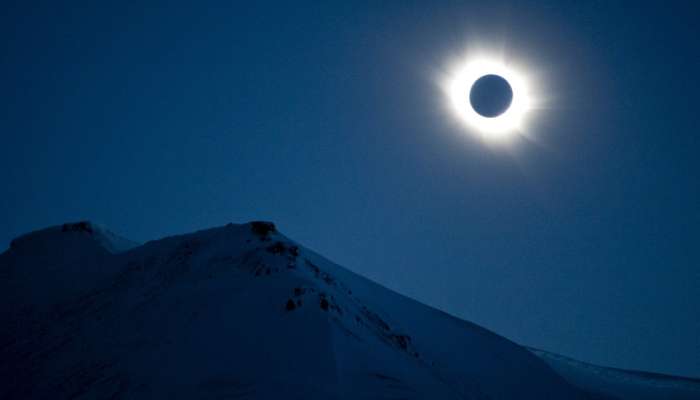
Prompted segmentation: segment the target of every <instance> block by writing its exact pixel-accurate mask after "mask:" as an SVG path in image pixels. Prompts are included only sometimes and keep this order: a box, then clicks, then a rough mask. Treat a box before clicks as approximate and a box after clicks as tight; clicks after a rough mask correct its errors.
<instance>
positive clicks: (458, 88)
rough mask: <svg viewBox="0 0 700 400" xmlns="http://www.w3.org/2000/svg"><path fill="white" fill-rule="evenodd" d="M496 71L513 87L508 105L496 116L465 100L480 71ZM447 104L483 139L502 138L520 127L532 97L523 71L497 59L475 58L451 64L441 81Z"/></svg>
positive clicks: (495, 73)
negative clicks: (449, 69) (476, 107)
mask: <svg viewBox="0 0 700 400" xmlns="http://www.w3.org/2000/svg"><path fill="white" fill-rule="evenodd" d="M490 74H493V75H499V76H501V77H502V78H503V79H505V80H506V81H508V84H509V85H510V87H511V89H512V90H513V100H512V101H511V104H510V107H508V109H507V110H506V111H505V112H504V113H503V114H500V115H499V116H497V117H492V118H489V117H484V116H482V115H480V114H478V113H477V112H476V111H475V110H474V108H473V107H472V105H471V103H470V101H469V92H470V91H471V88H472V86H473V85H474V83H475V82H476V81H477V80H478V79H479V78H481V77H482V76H484V75H490ZM444 88H445V91H446V92H447V96H448V99H449V101H450V106H451V108H452V109H453V111H454V112H455V113H456V115H457V117H458V118H459V119H460V120H461V121H462V122H464V123H465V124H466V125H467V126H468V127H469V128H471V129H472V130H474V131H476V132H478V133H480V134H481V136H482V137H483V138H485V139H490V140H503V139H506V138H510V137H511V136H512V135H513V134H514V133H517V132H520V131H522V129H523V127H524V122H525V115H526V114H527V112H528V111H529V110H530V109H531V106H532V101H531V98H530V94H529V92H528V85H527V82H526V79H525V77H524V75H523V74H521V73H518V72H517V71H516V70H515V69H514V68H511V67H509V66H507V65H506V64H504V63H502V62H498V61H493V60H488V59H477V60H471V61H467V62H465V63H463V64H462V65H460V66H458V67H457V68H455V70H454V71H453V73H452V74H450V76H449V77H448V79H447V82H445V84H444Z"/></svg>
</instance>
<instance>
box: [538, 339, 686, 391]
mask: <svg viewBox="0 0 700 400" xmlns="http://www.w3.org/2000/svg"><path fill="white" fill-rule="evenodd" d="M530 351H532V352H533V353H535V354H537V355H538V356H539V357H540V358H542V360H544V361H545V362H546V363H547V364H549V365H550V366H551V367H552V368H553V369H554V370H555V371H556V372H557V373H559V374H560V375H561V376H562V377H564V378H565V379H566V380H567V381H569V382H570V383H571V384H573V385H575V386H577V387H579V388H581V389H583V390H586V391H588V392H590V393H596V394H599V395H601V396H609V397H611V398H615V399H621V400H623V399H624V400H627V399H629V400H653V399H678V400H681V399H683V400H698V399H700V380H698V379H692V378H683V377H677V376H670V375H663V374H656V373H651V372H643V371H629V370H622V369H617V368H606V367H600V366H598V365H592V364H588V363H584V362H581V361H576V360H573V359H571V358H568V357H564V356H562V355H559V354H554V353H549V352H546V351H542V350H538V349H530Z"/></svg>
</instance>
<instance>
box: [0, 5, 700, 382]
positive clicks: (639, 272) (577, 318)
mask: <svg viewBox="0 0 700 400" xmlns="http://www.w3.org/2000/svg"><path fill="white" fill-rule="evenodd" d="M14 3H21V5H20V4H14V5H3V11H2V13H1V14H0V43H1V46H2V47H1V49H0V50H1V51H0V69H1V71H0V90H1V93H2V95H3V99H4V101H3V107H1V108H0V135H1V137H0V138H1V140H2V141H1V143H2V144H1V145H0V178H1V179H2V185H1V186H0V243H2V245H3V246H5V245H7V244H8V243H9V241H10V240H11V239H12V238H13V237H15V236H17V235H19V234H21V233H24V232H27V231H29V230H33V229H36V228H40V227H44V226H47V225H53V224H58V223H61V222H64V221H68V220H76V219H91V220H94V221H97V222H100V223H103V224H105V225H107V226H108V227H110V228H111V229H112V230H114V231H116V232H118V233H121V234H123V235H125V236H127V237H130V238H133V239H135V240H139V241H145V240H149V239H154V238H158V237H161V236H164V235H170V234H175V233H182V232H186V231H191V230H195V229H199V228H205V227H210V226H214V225H222V224H224V223H226V222H229V221H234V222H244V221H249V220H253V219H268V220H273V221H275V222H276V223H277V224H278V225H279V227H280V228H281V230H282V231H283V232H285V233H287V234H288V235H289V236H290V237H292V238H294V239H296V240H298V241H300V242H302V243H303V244H305V245H307V246H309V247H311V248H313V249H315V250H317V251H319V252H320V253H322V254H324V255H326V256H327V257H329V258H330V259H332V260H334V261H336V262H338V263H340V264H342V265H344V266H347V267H348V268H350V269H352V270H354V271H356V272H358V273H360V274H363V275H366V276H368V277H370V278H372V279H374V280H376V281H378V282H380V283H382V284H384V285H386V286H388V287H390V288H392V289H395V290H397V291H399V292H401V293H404V294H406V295H409V296H411V297H414V298H416V299H418V300H420V301H423V302H426V303H428V304H431V305H433V306H435V307H438V308H441V309H443V310H446V311H448V312H450V313H452V314H455V315H457V316H460V317H463V318H466V319H469V320H472V321H474V322H476V323H479V324H481V325H484V326H486V327H488V328H490V329H492V330H495V331H496V332H498V333H500V334H502V335H505V336H507V337H509V338H511V339H513V340H515V341H518V342H520V343H523V344H527V345H532V346H536V347H541V348H545V349H548V350H552V351H555V352H560V353H564V354H567V355H570V356H573V357H576V358H579V359H582V360H585V361H590V362H595V363H600V364H605V365H610V366H617V367H623V368H635V369H647V370H653V371H659V372H666V373H675V374H683V375H694V376H700V340H699V339H698V338H699V337H700V311H699V310H700V272H699V271H700V270H699V268H700V253H699V252H700V246H699V244H700V242H699V240H700V239H699V238H700V206H698V204H700V157H698V152H699V151H700V139H699V138H698V133H699V132H700V129H699V128H700V112H699V111H698V107H697V100H696V96H697V94H698V93H700V81H699V79H698V76H697V74H698V71H700V59H699V57H700V46H698V37H700V28H698V25H697V15H698V12H699V11H700V10H698V9H696V8H695V6H690V5H689V4H691V3H692V2H678V3H674V2H658V5H657V6H656V7H652V6H649V5H647V4H646V3H642V2H629V3H624V2H608V1H588V2H579V1H570V2H564V1H542V2H521V1H518V2H515V1H513V2H512V4H508V3H501V2H499V1H488V2H483V1H482V2H475V3H474V4H469V3H461V2H445V3H441V4H438V3H436V2H427V1H426V2H415V3H411V4H409V3H408V2H381V5H378V4H377V3H378V2H371V3H368V4H361V3H360V2H354V1H353V2H331V3H334V4H332V5H331V4H314V3H302V2H289V3H287V4H276V3H268V4H260V5H259V6H254V5H251V4H247V5H245V6H243V5H240V4H234V3H237V2H221V3H215V2H211V3H207V4H205V2H196V3H197V4H196V5H194V3H195V2H192V3H191V4H187V3H185V2H172V1H169V2H165V1H163V2H155V1H152V2H146V3H148V5H143V4H142V2H126V3H130V4H123V3H124V2H119V3H116V2H115V3H114V4H112V5H107V3H106V2H73V3H72V5H71V6H67V5H65V4H61V5H59V4H58V3H59V2H53V1H51V2H43V3H42V2H31V1H26V2H14ZM96 3H100V4H96ZM319 3H320V2H319ZM479 3H481V4H479ZM610 3H615V4H610ZM473 43H481V44H486V45H487V46H488V45H489V44H494V45H497V44H499V43H505V44H506V45H507V47H506V49H507V52H508V54H509V55H511V57H512V58H513V59H516V60H518V61H522V62H525V63H527V64H528V65H529V66H530V72H531V73H532V74H533V76H537V77H538V79H540V81H541V83H542V85H541V91H542V92H543V93H544V94H545V95H547V96H548V98H549V99H550V100H551V101H550V104H549V105H550V108H549V109H546V110H542V111H540V112H538V113H537V115H536V118H535V119H534V123H533V124H531V125H529V129H530V132H531V133H532V134H533V137H534V139H535V140H523V141H520V142H519V143H517V144H516V145H515V146H513V148H512V150H511V151H500V150H498V149H493V148H489V147H487V146H483V145H482V144H481V143H479V142H478V141H477V140H474V139H472V138H471V137H470V136H469V135H466V134H465V133H464V131H462V130H460V129H458V128H457V127H456V125H455V124H454V122H453V120H452V118H451V117H450V115H449V114H448V113H447V112H446V111H445V109H444V102H445V100H444V97H443V95H442V93H441V91H440V88H439V87H438V86H437V85H436V82H435V77H436V75H437V74H439V73H440V72H441V71H442V70H443V69H444V68H446V67H447V64H448V62H449V61H450V60H451V59H452V57H454V56H455V55H458V54H460V52H461V51H462V50H463V49H464V48H465V47H466V46H468V45H470V44H473ZM37 279H41V275H40V274H37Z"/></svg>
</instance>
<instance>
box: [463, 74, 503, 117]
mask: <svg viewBox="0 0 700 400" xmlns="http://www.w3.org/2000/svg"><path fill="white" fill-rule="evenodd" d="M512 101H513V89H512V88H511V87H510V84H509V83H508V81H507V80H505V79H504V78H503V77H501V76H498V75H494V74H489V75H484V76H482V77H481V78H479V79H477V80H476V82H474V84H473V85H472V87H471V90H470V91H469V103H470V104H471V106H472V108H473V109H474V111H476V112H477V113H478V114H479V115H481V116H483V117H486V118H494V117H497V116H499V115H501V114H503V113H504V112H506V110H508V107H510V104H511V102H512Z"/></svg>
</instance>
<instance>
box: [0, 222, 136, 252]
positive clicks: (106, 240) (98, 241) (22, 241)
mask: <svg viewBox="0 0 700 400" xmlns="http://www.w3.org/2000/svg"><path fill="white" fill-rule="evenodd" d="M69 243H70V244H77V243H90V244H94V245H97V246H98V247H100V248H102V249H103V250H105V251H107V252H108V253H111V254H117V253H121V252H124V251H127V250H130V249H132V248H134V247H136V246H138V243H136V242H134V241H131V240H129V239H126V238H124V237H122V236H119V235H117V234H115V233H113V232H112V231H110V230H109V229H107V228H105V227H104V226H102V225H99V224H96V223H94V222H91V221H87V220H85V221H78V222H67V223H64V224H61V225H56V226H51V227H48V228H44V229H40V230H37V231H33V232H30V233H27V234H24V235H21V236H19V237H17V238H15V239H13V240H12V242H10V249H12V250H14V251H38V250H41V251H51V249H56V250H57V251H61V252H64V251H66V245H68V244H69ZM69 247H71V246H69Z"/></svg>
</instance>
